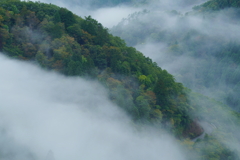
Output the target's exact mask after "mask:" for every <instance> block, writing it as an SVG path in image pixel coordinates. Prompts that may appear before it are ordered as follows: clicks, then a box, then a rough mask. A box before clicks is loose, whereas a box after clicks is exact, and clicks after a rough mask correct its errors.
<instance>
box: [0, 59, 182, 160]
mask: <svg viewBox="0 0 240 160" xmlns="http://www.w3.org/2000/svg"><path fill="white" fill-rule="evenodd" d="M0 77H1V79H0V91H1V92H0V117H1V118H0V130H1V137H0V152H1V153H4V154H1V156H3V157H1V158H2V159H6V160H8V159H24V160H27V159H29V160H31V159H44V158H45V157H46V155H47V153H48V151H49V150H51V151H52V152H53V154H54V157H55V159H56V160H66V159H72V160H75V159H86V160H88V159H89V160H94V159H104V160H108V159H109V160H110V159H115V160H123V159H129V160H141V159H142V160H145V159H150V160H155V159H159V158H161V159H165V160H185V159H186V158H185V156H184V155H183V152H182V149H180V147H179V145H178V143H177V142H176V140H174V138H173V137H171V136H170V135H167V134H166V133H164V132H163V131H159V130H158V131H156V130H154V129H150V128H149V129H148V131H139V130H138V129H137V128H136V127H133V125H132V122H131V121H130V119H129V118H128V117H127V116H126V115H125V113H124V112H123V111H122V110H121V109H119V108H118V107H117V106H116V105H114V104H113V103H112V102H110V101H109V99H108V95H107V91H106V90H105V89H104V88H103V87H102V86H101V85H100V84H99V83H98V82H96V81H87V80H85V79H82V78H79V77H65V76H63V75H59V74H57V73H55V72H49V71H44V70H41V69H39V68H38V67H36V66H35V65H33V64H30V63H26V62H20V61H17V60H11V59H9V58H6V57H4V56H2V55H0ZM134 128H135V129H134ZM51 151H50V152H51Z"/></svg>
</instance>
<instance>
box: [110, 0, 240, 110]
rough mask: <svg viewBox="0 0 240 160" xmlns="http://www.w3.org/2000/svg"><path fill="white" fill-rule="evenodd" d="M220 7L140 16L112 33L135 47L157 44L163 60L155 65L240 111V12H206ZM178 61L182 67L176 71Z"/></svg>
mask: <svg viewBox="0 0 240 160" xmlns="http://www.w3.org/2000/svg"><path fill="white" fill-rule="evenodd" d="M214 2H216V1H209V2H206V3H204V4H203V5H200V6H198V7H194V8H195V9H196V8H198V10H195V11H192V12H187V13H186V14H185V15H183V14H182V13H180V12H177V11H165V12H162V13H161V14H159V12H157V11H156V10H151V11H147V10H145V11H142V12H138V13H135V14H132V15H130V16H129V17H128V18H126V19H124V20H122V22H120V23H119V24H118V25H117V26H115V27H113V28H112V29H111V32H112V33H113V34H115V35H118V36H120V37H121V38H123V39H125V40H126V42H127V44H128V45H130V46H136V45H138V46H143V45H145V44H146V45H147V44H149V43H150V44H153V45H155V48H158V51H157V52H158V53H155V54H154V55H153V54H152V55H153V57H161V59H160V58H159V59H158V60H157V59H154V60H155V61H158V62H159V63H158V64H159V65H160V66H161V67H162V66H168V67H169V68H171V69H172V68H173V69H172V71H171V73H172V74H174V75H175V76H176V77H177V80H178V81H180V82H182V83H183V84H184V85H185V86H187V87H189V88H191V89H194V90H195V91H197V92H200V93H203V94H206V95H207V96H210V97H213V98H216V99H217V100H219V101H221V102H223V103H225V104H227V105H229V106H231V107H232V108H233V109H235V110H237V111H239V110H240V102H239V98H238V97H239V96H240V95H239V92H238V91H239V90H240V88H239V79H240V59H239V55H240V48H239V46H240V42H239V39H238V29H237V28H239V27H240V25H239V9H234V8H228V5H227V4H225V5H224V7H223V8H225V9H224V10H219V11H215V12H211V11H210V10H209V12H205V11H206V9H207V8H209V7H207V6H206V4H210V3H211V4H215V3H214ZM217 2H218V3H216V5H217V4H223V2H225V1H217ZM220 2H221V3H220ZM235 4H237V1H236V2H235V1H231V3H230V2H229V5H230V6H233V5H234V6H235V7H237V5H235ZM204 8H205V9H204ZM219 9H221V8H219ZM150 23H151V25H148V24H150ZM146 52H148V51H146ZM155 52H156V51H155ZM157 55H159V56H157ZM173 61H174V62H176V63H181V61H182V64H180V66H178V67H176V66H175V65H174V64H173ZM170 64H171V65H170ZM171 69H170V70H171ZM212 91H213V92H214V93H213V92H212Z"/></svg>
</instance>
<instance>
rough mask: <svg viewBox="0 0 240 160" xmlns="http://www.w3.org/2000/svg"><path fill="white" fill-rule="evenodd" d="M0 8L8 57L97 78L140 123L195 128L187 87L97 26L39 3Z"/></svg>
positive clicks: (178, 131) (178, 132)
mask: <svg viewBox="0 0 240 160" xmlns="http://www.w3.org/2000/svg"><path fill="white" fill-rule="evenodd" d="M0 5H1V34H0V35H1V51H2V52H4V53H5V54H7V55H9V56H11V57H14V58H18V59H23V60H28V61H35V62H36V63H38V64H39V65H41V66H42V67H43V68H45V69H51V70H55V71H58V72H61V73H63V74H65V75H68V76H86V77H89V78H93V79H95V78H97V79H98V80H99V81H101V82H102V83H103V84H104V85H105V86H106V87H108V88H109V89H110V95H109V96H110V99H112V101H113V102H115V103H116V104H118V105H119V106H121V107H122V108H123V109H124V110H125V111H126V112H127V113H128V114H130V115H131V116H132V118H133V119H134V120H135V121H148V122H153V123H165V124H167V123H168V122H170V121H171V123H172V125H174V128H173V130H174V132H175V133H176V135H178V136H182V135H183V132H184V131H185V130H186V129H187V128H188V127H189V124H191V123H192V122H193V120H191V118H190V117H189V116H188V114H187V112H189V110H190V107H189V104H188V102H187V98H186V95H185V92H184V87H183V86H182V84H180V83H177V82H175V80H174V77H173V76H172V75H170V74H169V73H168V72H167V71H166V70H162V69H161V68H160V67H158V66H157V64H156V63H154V62H152V60H151V59H150V58H148V57H144V56H143V55H142V53H140V52H138V51H137V50H136V49H134V48H132V47H127V46H126V45H125V42H124V41H123V40H121V39H120V38H118V37H114V36H112V35H111V34H109V33H108V30H107V29H106V28H104V27H103V26H102V25H101V24H100V23H98V22H97V21H96V20H94V19H92V18H91V17H86V18H85V19H83V18H81V17H78V16H76V15H74V14H73V13H72V12H71V11H68V10H67V9H65V8H59V7H57V6H55V5H48V4H43V3H39V2H36V3H34V2H20V1H12V2H11V3H10V2H9V1H5V2H1V3H0ZM176 115H178V116H176ZM198 134H199V133H198Z"/></svg>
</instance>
